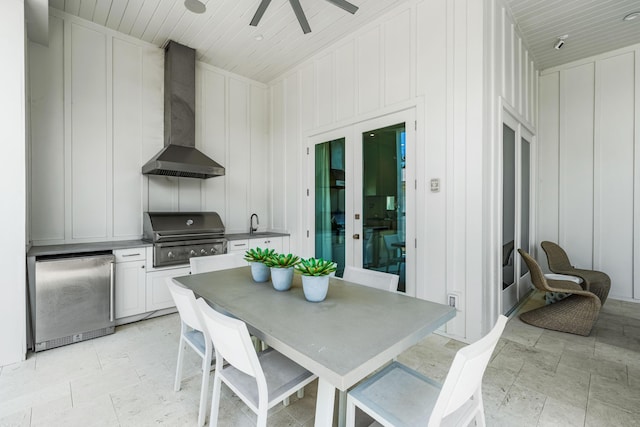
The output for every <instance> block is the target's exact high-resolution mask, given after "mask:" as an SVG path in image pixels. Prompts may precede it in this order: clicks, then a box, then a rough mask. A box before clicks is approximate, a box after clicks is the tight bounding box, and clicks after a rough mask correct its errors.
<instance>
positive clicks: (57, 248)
mask: <svg viewBox="0 0 640 427" xmlns="http://www.w3.org/2000/svg"><path fill="white" fill-rule="evenodd" d="M288 235H289V234H287V233H277V232H271V231H261V232H258V233H253V234H250V233H233V234H225V236H224V237H226V238H227V240H244V239H261V238H263V237H281V236H288ZM146 246H153V243H150V242H145V241H143V240H114V241H108V242H91V243H70V244H62V245H47V246H32V247H31V248H30V249H29V251H28V252H27V256H41V255H65V254H73V253H78V252H97V251H110V250H115V249H128V248H140V247H146Z"/></svg>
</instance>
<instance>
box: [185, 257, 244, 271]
mask: <svg viewBox="0 0 640 427" xmlns="http://www.w3.org/2000/svg"><path fill="white" fill-rule="evenodd" d="M189 264H190V266H191V273H192V274H198V273H206V272H208V271H219V270H227V269H230V268H236V267H245V266H247V265H248V263H247V261H245V260H244V255H243V254H241V253H233V254H223V255H210V256H201V257H191V258H189Z"/></svg>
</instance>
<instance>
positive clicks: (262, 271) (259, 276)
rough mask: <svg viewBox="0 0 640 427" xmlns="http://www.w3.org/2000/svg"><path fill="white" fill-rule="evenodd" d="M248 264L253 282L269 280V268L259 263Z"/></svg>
mask: <svg viewBox="0 0 640 427" xmlns="http://www.w3.org/2000/svg"><path fill="white" fill-rule="evenodd" d="M249 264H250V265H251V276H253V280H254V281H256V282H266V281H267V280H269V276H270V271H269V267H267V266H266V265H264V264H263V263H261V262H250V263H249Z"/></svg>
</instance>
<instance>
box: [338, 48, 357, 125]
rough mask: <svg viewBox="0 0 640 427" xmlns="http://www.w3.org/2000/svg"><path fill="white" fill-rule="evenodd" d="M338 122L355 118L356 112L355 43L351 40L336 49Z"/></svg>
mask: <svg viewBox="0 0 640 427" xmlns="http://www.w3.org/2000/svg"><path fill="white" fill-rule="evenodd" d="M335 67H336V120H337V121H341V120H345V119H348V118H349V117H353V116H354V114H355V112H356V90H355V89H356V81H355V79H356V64H355V43H354V41H353V40H351V41H350V42H349V43H347V44H345V45H344V46H341V47H339V48H338V49H336V54H335Z"/></svg>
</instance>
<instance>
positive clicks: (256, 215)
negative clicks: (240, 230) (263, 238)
mask: <svg viewBox="0 0 640 427" xmlns="http://www.w3.org/2000/svg"><path fill="white" fill-rule="evenodd" d="M254 216H255V217H256V226H255V227H254V226H253V217H254ZM249 223H250V225H249V234H253V232H254V231H258V225H260V219H259V218H258V214H255V213H254V214H251V218H249Z"/></svg>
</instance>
